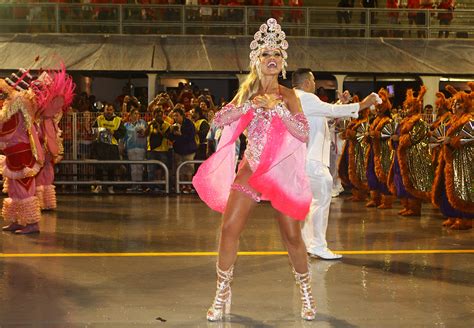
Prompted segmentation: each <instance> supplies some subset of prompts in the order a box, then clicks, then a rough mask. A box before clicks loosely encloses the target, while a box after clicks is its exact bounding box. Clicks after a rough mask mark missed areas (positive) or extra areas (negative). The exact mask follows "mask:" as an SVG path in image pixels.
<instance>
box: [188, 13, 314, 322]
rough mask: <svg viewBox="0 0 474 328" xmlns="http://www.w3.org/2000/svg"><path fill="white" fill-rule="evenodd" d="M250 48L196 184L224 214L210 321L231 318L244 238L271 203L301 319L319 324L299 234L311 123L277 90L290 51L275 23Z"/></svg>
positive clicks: (292, 97)
mask: <svg viewBox="0 0 474 328" xmlns="http://www.w3.org/2000/svg"><path fill="white" fill-rule="evenodd" d="M250 48H251V49H252V51H251V53H250V61H251V62H250V74H249V75H248V77H247V79H246V81H245V82H244V83H243V84H242V85H241V87H240V89H239V91H238V93H237V95H236V97H235V98H234V100H232V102H231V103H230V104H229V105H227V106H226V107H224V108H223V109H222V110H221V111H219V112H218V113H217V114H216V116H215V117H214V123H215V124H217V125H218V126H225V127H224V130H223V132H222V137H221V140H220V142H219V146H218V149H217V151H216V153H214V154H213V155H212V156H211V157H210V158H209V159H208V160H206V161H205V162H204V163H203V164H202V165H201V166H200V168H199V170H198V172H197V173H196V175H195V177H194V179H193V184H194V187H195V188H196V191H197V192H198V193H199V196H200V197H201V199H202V200H203V201H204V202H206V203H207V204H208V205H209V207H211V208H212V209H214V210H217V211H219V212H222V213H223V217H222V227H221V236H220V242H219V258H218V262H217V265H216V268H217V291H216V296H215V299H214V302H213V304H212V305H211V307H210V308H209V310H208V312H207V319H208V320H209V321H219V320H222V317H223V315H224V314H225V313H228V311H229V310H230V304H231V287H230V283H231V281H232V279H233V269H234V263H235V261H236V259H237V250H238V244H239V237H240V234H241V232H242V230H243V228H244V226H245V224H246V222H247V220H248V218H249V214H250V211H251V210H252V209H253V208H254V207H255V205H256V203H258V202H260V200H269V201H270V202H271V205H272V207H273V208H274V209H275V216H276V219H277V220H278V224H279V226H280V231H281V235H282V239H283V243H284V245H285V246H286V248H287V250H288V254H289V257H290V262H291V264H292V266H293V273H294V276H295V279H296V282H297V284H298V285H299V286H300V293H301V298H302V309H301V317H302V318H303V319H305V320H314V318H315V314H316V307H315V303H314V299H313V296H312V292H311V273H310V271H309V266H308V258H307V254H306V246H305V244H304V242H303V239H302V237H301V231H300V221H301V220H304V219H305V217H306V214H307V213H308V210H309V206H310V203H311V191H310V188H309V182H308V180H307V177H306V174H305V154H306V144H305V142H306V141H307V139H308V122H307V121H306V118H305V116H304V114H303V113H302V111H301V107H300V104H299V101H298V98H297V97H296V94H295V92H294V91H293V90H292V89H288V88H286V87H284V86H281V85H279V84H278V75H279V74H280V73H282V75H283V76H284V77H285V74H286V72H285V68H286V65H287V64H286V58H287V53H286V49H287V48H288V43H287V41H286V40H285V33H284V32H283V31H282V30H281V27H280V25H278V23H277V22H276V20H275V19H273V18H271V19H269V20H268V21H267V24H263V25H262V26H261V27H260V30H259V31H258V32H257V33H255V36H254V40H253V41H252V43H251V44H250ZM245 129H246V130H247V136H248V145H247V149H246V151H245V157H244V159H243V160H242V162H241V164H240V166H239V170H238V172H237V174H235V145H234V143H235V141H236V140H237V138H238V137H239V135H240V134H241V133H242V132H243V131H244V130H245Z"/></svg>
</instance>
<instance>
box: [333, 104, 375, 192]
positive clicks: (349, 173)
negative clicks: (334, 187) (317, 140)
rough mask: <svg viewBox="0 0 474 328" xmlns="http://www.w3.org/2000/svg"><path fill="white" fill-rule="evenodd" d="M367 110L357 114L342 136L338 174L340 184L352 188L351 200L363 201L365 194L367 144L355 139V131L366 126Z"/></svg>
mask: <svg viewBox="0 0 474 328" xmlns="http://www.w3.org/2000/svg"><path fill="white" fill-rule="evenodd" d="M368 116H369V110H368V109H364V110H362V111H360V112H359V117H358V118H357V119H354V120H351V122H350V123H349V125H348V126H347V128H346V130H345V131H344V133H343V135H342V139H345V140H346V142H345V143H344V148H343V151H342V156H341V159H340V160H339V166H338V172H339V177H340V178H341V182H342V184H343V186H344V187H345V188H352V198H351V199H352V200H354V201H364V200H365V198H366V196H367V192H368V186H367V176H366V173H365V153H366V148H367V143H366V142H365V141H364V140H363V139H358V138H357V136H356V135H357V129H358V128H361V127H362V125H363V124H368Z"/></svg>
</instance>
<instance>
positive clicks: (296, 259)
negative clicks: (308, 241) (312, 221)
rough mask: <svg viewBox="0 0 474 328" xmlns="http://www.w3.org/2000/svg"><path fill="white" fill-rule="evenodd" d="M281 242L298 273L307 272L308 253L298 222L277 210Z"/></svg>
mask: <svg viewBox="0 0 474 328" xmlns="http://www.w3.org/2000/svg"><path fill="white" fill-rule="evenodd" d="M276 215H277V219H278V224H279V226H280V233H281V238H282V240H283V244H284V245H285V246H286V249H287V250H288V256H289V258H290V262H291V264H292V265H293V267H294V268H295V270H296V272H298V273H305V272H308V255H307V253H306V246H305V244H304V241H303V238H302V237H301V228H300V222H299V221H296V220H294V219H291V218H289V217H287V216H285V215H283V214H282V213H280V212H277V214H276Z"/></svg>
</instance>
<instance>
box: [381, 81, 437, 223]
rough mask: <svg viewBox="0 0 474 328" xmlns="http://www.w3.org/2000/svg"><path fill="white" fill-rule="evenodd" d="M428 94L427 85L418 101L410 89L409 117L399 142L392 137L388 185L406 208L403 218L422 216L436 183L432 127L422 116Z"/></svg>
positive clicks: (401, 127)
mask: <svg viewBox="0 0 474 328" xmlns="http://www.w3.org/2000/svg"><path fill="white" fill-rule="evenodd" d="M425 93H426V88H425V87H424V86H422V87H421V89H420V92H419V93H418V97H416V98H415V97H414V96H413V90H411V89H409V90H407V97H406V100H405V103H404V105H405V108H407V109H408V115H407V117H406V118H404V119H403V120H402V121H401V122H400V125H399V126H398V128H397V134H398V136H399V139H398V140H396V139H393V137H392V143H391V144H392V148H393V150H394V152H395V153H394V156H393V160H392V164H391V166H390V171H389V175H388V181H387V184H388V186H389V189H390V191H391V192H392V193H393V194H395V195H397V197H398V198H400V201H401V203H402V205H403V207H404V209H403V210H402V211H400V212H399V214H400V215H403V216H419V215H421V202H422V200H423V199H425V200H429V199H430V192H431V187H432V184H433V176H434V172H433V166H432V163H431V156H430V152H429V134H428V130H429V128H428V125H427V124H426V123H425V122H424V121H423V120H422V119H421V114H420V111H421V108H422V107H423V95H424V94H425Z"/></svg>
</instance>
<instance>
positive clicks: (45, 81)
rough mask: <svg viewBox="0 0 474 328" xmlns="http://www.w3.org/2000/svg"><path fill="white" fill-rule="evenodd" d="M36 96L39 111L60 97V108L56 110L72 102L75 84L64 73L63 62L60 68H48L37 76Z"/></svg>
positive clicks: (65, 107) (64, 108)
mask: <svg viewBox="0 0 474 328" xmlns="http://www.w3.org/2000/svg"><path fill="white" fill-rule="evenodd" d="M35 84H37V89H38V90H37V92H36V94H37V98H38V106H39V108H40V111H44V110H45V109H46V108H48V107H50V106H51V104H52V103H53V101H55V99H56V101H57V99H58V97H59V98H61V100H62V101H61V102H60V108H58V109H57V110H58V111H61V110H62V111H65V110H66V109H67V108H68V107H69V105H70V104H71V103H72V100H73V97H74V89H75V87H76V85H75V84H74V82H73V81H72V78H71V76H69V75H68V74H67V73H66V67H65V66H64V63H61V65H60V69H59V70H57V71H54V70H50V71H45V72H43V73H42V74H41V75H40V77H39V78H38V83H35Z"/></svg>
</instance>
